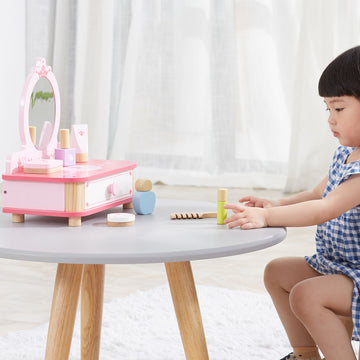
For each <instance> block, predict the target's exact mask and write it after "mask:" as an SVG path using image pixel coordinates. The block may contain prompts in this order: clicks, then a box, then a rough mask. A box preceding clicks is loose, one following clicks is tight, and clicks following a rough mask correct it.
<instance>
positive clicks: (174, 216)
mask: <svg viewBox="0 0 360 360" xmlns="http://www.w3.org/2000/svg"><path fill="white" fill-rule="evenodd" d="M216 217H217V213H216V212H180V213H171V214H170V219H171V220H184V219H205V218H216Z"/></svg>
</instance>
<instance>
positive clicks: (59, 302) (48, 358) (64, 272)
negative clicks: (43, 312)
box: [45, 264, 83, 360]
mask: <svg viewBox="0 0 360 360" xmlns="http://www.w3.org/2000/svg"><path fill="white" fill-rule="evenodd" d="M82 272H83V265H80V264H58V268H57V273H56V279H55V288H54V295H53V301H52V307H51V314H50V323H49V330H48V338H47V344H46V354H45V360H65V359H68V358H69V353H70V345H71V339H72V334H73V330H74V322H75V316H76V308H77V303H78V299H79V292H80V284H81V276H82Z"/></svg>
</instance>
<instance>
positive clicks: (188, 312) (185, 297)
mask: <svg viewBox="0 0 360 360" xmlns="http://www.w3.org/2000/svg"><path fill="white" fill-rule="evenodd" d="M165 268H166V273H167V277H168V281H169V286H170V291H171V296H172V299H173V303H174V307H175V312H176V317H177V321H178V325H179V329H180V334H181V339H182V343H183V346H184V351H185V356H186V359H187V360H207V359H209V355H208V351H207V346H206V340H205V334H204V328H203V324H202V320H201V314H200V308H199V302H198V299H197V294H196V288H195V283H194V277H193V274H192V270H191V264H190V262H189V261H186V262H175V263H166V264H165Z"/></svg>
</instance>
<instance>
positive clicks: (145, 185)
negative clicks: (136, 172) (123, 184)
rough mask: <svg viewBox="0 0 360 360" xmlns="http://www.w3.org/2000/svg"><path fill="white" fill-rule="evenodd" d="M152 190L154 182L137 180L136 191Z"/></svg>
mask: <svg viewBox="0 0 360 360" xmlns="http://www.w3.org/2000/svg"><path fill="white" fill-rule="evenodd" d="M151 189H152V182H151V180H149V179H137V180H136V183H135V190H136V191H142V192H145V191H150V190H151Z"/></svg>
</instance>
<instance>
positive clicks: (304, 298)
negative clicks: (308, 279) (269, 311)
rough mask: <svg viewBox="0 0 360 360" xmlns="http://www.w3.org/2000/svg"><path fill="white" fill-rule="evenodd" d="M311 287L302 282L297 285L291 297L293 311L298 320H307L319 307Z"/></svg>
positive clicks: (292, 290)
mask: <svg viewBox="0 0 360 360" xmlns="http://www.w3.org/2000/svg"><path fill="white" fill-rule="evenodd" d="M314 295H315V294H314V292H313V290H312V289H311V286H308V284H306V283H304V282H301V283H298V284H297V285H295V286H294V287H293V288H292V289H291V291H290V295H289V303H290V307H291V310H292V311H293V313H294V314H295V315H296V316H297V317H298V318H305V317H306V316H308V315H309V314H311V313H312V311H313V310H314V309H315V308H316V307H317V305H318V304H317V302H316V296H314Z"/></svg>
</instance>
